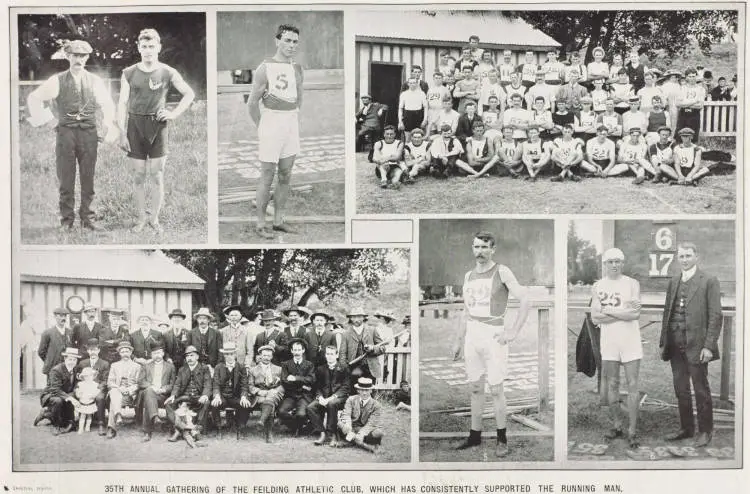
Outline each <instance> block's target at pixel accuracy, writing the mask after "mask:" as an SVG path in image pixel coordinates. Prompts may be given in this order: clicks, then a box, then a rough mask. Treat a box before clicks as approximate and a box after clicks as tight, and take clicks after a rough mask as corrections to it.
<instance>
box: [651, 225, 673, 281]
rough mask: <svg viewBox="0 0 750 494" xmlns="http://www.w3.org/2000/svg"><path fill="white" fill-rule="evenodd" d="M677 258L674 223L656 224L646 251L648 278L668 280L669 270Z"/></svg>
mask: <svg viewBox="0 0 750 494" xmlns="http://www.w3.org/2000/svg"><path fill="white" fill-rule="evenodd" d="M676 257H677V228H676V224H675V223H656V224H654V226H653V229H652V230H651V242H650V244H649V250H648V277H649V278H668V277H669V276H670V274H669V268H670V266H671V265H672V263H673V262H674V261H675V258H676Z"/></svg>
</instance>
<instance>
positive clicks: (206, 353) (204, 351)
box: [187, 328, 222, 367]
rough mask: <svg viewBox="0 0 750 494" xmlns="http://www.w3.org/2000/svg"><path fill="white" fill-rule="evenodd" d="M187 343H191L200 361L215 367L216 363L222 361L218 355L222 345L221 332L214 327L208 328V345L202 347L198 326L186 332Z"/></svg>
mask: <svg viewBox="0 0 750 494" xmlns="http://www.w3.org/2000/svg"><path fill="white" fill-rule="evenodd" d="M187 344H188V346H189V345H193V346H194V347H195V348H196V350H198V355H199V356H200V362H201V363H202V364H208V365H210V366H211V367H216V364H218V363H219V362H221V361H222V359H221V358H220V356H219V348H221V347H222V338H221V333H219V332H218V331H216V330H215V329H211V328H208V345H207V346H206V347H205V348H204V347H203V343H202V339H201V332H200V330H199V329H198V328H193V329H191V330H190V332H189V333H188V337H187Z"/></svg>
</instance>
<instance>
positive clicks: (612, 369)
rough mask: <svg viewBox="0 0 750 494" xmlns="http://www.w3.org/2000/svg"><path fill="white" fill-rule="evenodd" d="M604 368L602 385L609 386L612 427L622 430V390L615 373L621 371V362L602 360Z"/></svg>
mask: <svg viewBox="0 0 750 494" xmlns="http://www.w3.org/2000/svg"><path fill="white" fill-rule="evenodd" d="M602 370H603V373H602V387H606V388H607V397H608V400H607V405H608V406H609V415H610V418H611V419H612V427H613V428H614V429H615V430H617V431H621V430H622V419H621V417H620V390H619V386H618V385H617V384H618V383H617V380H616V379H615V375H616V374H619V372H620V362H616V361H612V360H604V361H602Z"/></svg>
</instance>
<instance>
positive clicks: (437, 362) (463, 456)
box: [419, 219, 555, 463]
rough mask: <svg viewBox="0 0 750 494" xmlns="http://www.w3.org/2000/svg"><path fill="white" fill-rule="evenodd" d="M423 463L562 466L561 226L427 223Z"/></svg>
mask: <svg viewBox="0 0 750 494" xmlns="http://www.w3.org/2000/svg"><path fill="white" fill-rule="evenodd" d="M419 245H420V247H419V286H420V290H421V298H420V301H419V313H420V317H419V373H420V381H419V400H420V401H419V459H420V461H421V462H478V463H482V462H539V461H552V460H553V459H554V440H553V439H554V438H553V430H554V328H555V320H554V224H553V222H552V221H551V220H497V219H460V220H459V219H439V220H438V219H429V220H421V221H420V226H419Z"/></svg>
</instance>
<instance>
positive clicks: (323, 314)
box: [310, 310, 331, 321]
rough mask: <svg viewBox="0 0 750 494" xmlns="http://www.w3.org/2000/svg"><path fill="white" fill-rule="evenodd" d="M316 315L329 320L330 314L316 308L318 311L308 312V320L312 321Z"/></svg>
mask: <svg viewBox="0 0 750 494" xmlns="http://www.w3.org/2000/svg"><path fill="white" fill-rule="evenodd" d="M317 316H323V317H325V318H326V320H327V321H330V320H331V316H330V315H329V314H327V313H325V312H323V311H322V310H318V311H315V312H313V313H312V314H310V320H311V321H312V320H313V319H315V317H317Z"/></svg>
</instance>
